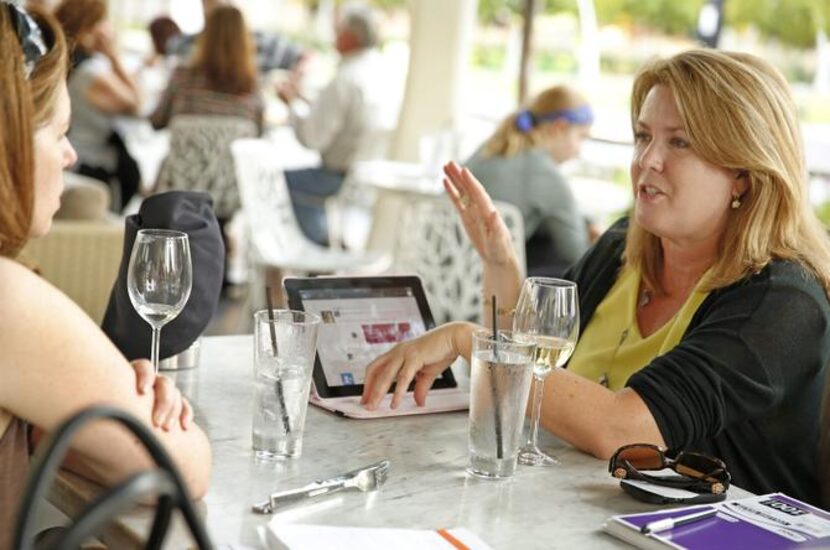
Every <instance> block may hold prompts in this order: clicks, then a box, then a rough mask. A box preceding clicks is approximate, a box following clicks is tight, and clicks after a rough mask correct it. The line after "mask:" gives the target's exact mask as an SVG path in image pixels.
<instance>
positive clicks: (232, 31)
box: [150, 5, 265, 283]
mask: <svg viewBox="0 0 830 550" xmlns="http://www.w3.org/2000/svg"><path fill="white" fill-rule="evenodd" d="M264 112H265V102H264V100H263V98H262V95H261V93H260V90H259V73H258V71H257V66H256V59H255V54H254V45H253V42H252V40H251V33H250V32H249V30H248V26H247V24H246V23H245V18H244V16H243V15H242V12H240V11H239V10H238V9H237V8H235V7H233V6H229V5H224V6H219V7H217V8H216V9H214V10H213V11H211V13H210V15H209V16H208V19H207V21H206V24H205V29H204V31H203V32H202V33H201V35H199V39H198V42H197V44H196V51H195V54H194V56H193V58H192V60H190V61H189V62H187V63H185V64H184V65H181V66H179V67H178V68H177V69H175V71H174V72H173V75H172V77H171V78H170V82H169V84H168V85H167V88H166V89H165V90H164V91H163V92H162V95H161V99H160V101H159V103H158V106H157V107H156V110H155V111H154V112H153V114H152V115H151V117H150V122H151V123H152V125H153V127H154V128H156V129H159V128H164V127H167V126H168V125H170V123H171V120H173V119H174V118H175V117H176V116H178V115H202V116H216V117H234V118H237V119H244V120H247V121H251V122H253V123H254V126H255V127H256V132H257V134H262V128H263V118H264ZM174 132H175V131H174ZM229 139H230V137H229ZM175 141H176V140H175V139H174V140H173V142H174V144H175ZM183 147H187V146H183ZM223 154H229V152H228V151H227V150H217V151H210V152H207V153H205V152H198V151H196V152H193V154H192V158H194V159H198V158H201V157H204V156H206V158H213V159H215V158H219V157H221V156H222V155H223ZM170 155H171V156H170V157H168V159H167V161H166V164H165V166H162V169H161V173H160V174H159V178H158V181H157V182H156V190H157V191H168V190H170V189H181V188H185V187H186V186H187V185H188V183H187V182H183V181H177V179H178V178H176V177H173V176H171V171H170V165H169V161H170V159H171V158H176V157H179V158H181V157H183V156H191V153H188V152H187V151H182V150H173V151H171V153H170ZM231 172H232V170H231ZM199 183H200V184H204V185H205V186H206V187H204V188H202V189H205V190H208V191H209V192H211V194H212V195H213V199H214V208H215V211H216V216H217V218H218V219H219V224H220V226H221V228H222V237H223V239H224V240H225V249H226V250H227V254H228V257H232V256H234V255H235V254H236V253H237V251H238V247H237V246H235V245H234V244H233V240H232V239H229V238H228V235H227V232H226V231H225V227H226V225H227V224H228V222H229V221H230V220H231V218H232V217H233V215H234V213H235V212H236V211H237V210H238V209H239V207H240V203H239V192H238V190H237V189H236V178H235V176H231V177H227V178H223V177H219V176H218V175H217V177H216V178H215V179H213V180H212V181H208V180H202V181H200V182H199ZM227 273H228V270H227V269H226V270H225V276H226V279H225V282H226V283H228V282H229V281H228V279H227Z"/></svg>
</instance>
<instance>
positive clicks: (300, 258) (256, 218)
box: [231, 139, 388, 274]
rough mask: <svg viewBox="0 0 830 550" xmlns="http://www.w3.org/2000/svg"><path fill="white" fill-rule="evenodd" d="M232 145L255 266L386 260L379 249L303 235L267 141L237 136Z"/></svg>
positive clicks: (317, 269) (377, 264)
mask: <svg viewBox="0 0 830 550" xmlns="http://www.w3.org/2000/svg"><path fill="white" fill-rule="evenodd" d="M231 151H232V152H233V158H234V163H235V165H236V177H237V183H238V185H239V194H240V198H241V202H242V212H243V213H244V215H245V217H246V218H247V223H248V227H249V234H250V248H251V254H252V260H253V263H254V264H255V265H254V267H255V268H256V267H273V268H278V269H281V270H287V271H293V272H299V273H301V274H308V273H316V274H323V273H343V272H355V271H360V272H366V271H371V272H379V271H381V270H382V269H383V268H384V267H385V266H386V265H388V258H387V257H386V256H385V255H384V254H382V253H376V252H372V253H355V252H349V251H346V250H336V249H330V248H326V247H323V246H320V245H318V244H317V243H314V242H312V241H310V240H309V239H308V238H306V236H305V235H304V234H303V232H302V230H301V229H300V226H299V225H298V223H297V218H296V217H295V216H294V208H293V207H292V205H291V197H290V195H289V192H288V186H287V185H286V183H285V174H284V173H283V170H282V167H281V166H280V165H279V163H278V162H277V161H276V159H275V154H274V151H273V150H272V145H271V144H269V143H268V142H267V141H264V140H261V139H240V140H237V141H235V142H234V143H233V144H232V145H231Z"/></svg>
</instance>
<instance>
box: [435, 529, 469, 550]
mask: <svg viewBox="0 0 830 550" xmlns="http://www.w3.org/2000/svg"><path fill="white" fill-rule="evenodd" d="M437 532H438V534H439V535H441V537H442V538H443V539H444V540H446V541H447V542H449V543H450V544H452V547H453V548H457V549H458V550H470V548H469V547H468V546H467V545H466V544H464V543H463V542H461V541H460V540H458V539H457V538H455V537H454V536H452V535H451V534H450V532H449V531H447V530H446V529H438V531H437Z"/></svg>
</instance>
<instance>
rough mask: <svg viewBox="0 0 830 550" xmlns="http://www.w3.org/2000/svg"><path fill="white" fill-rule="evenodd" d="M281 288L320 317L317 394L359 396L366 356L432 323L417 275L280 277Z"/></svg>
mask: <svg viewBox="0 0 830 550" xmlns="http://www.w3.org/2000/svg"><path fill="white" fill-rule="evenodd" d="M285 287H286V291H287V293H288V297H289V305H290V307H292V308H293V309H302V310H304V311H308V312H312V313H316V314H318V315H320V317H321V318H322V320H323V322H322V324H321V325H320V331H319V334H318V336H317V361H316V365H315V369H314V382H315V387H316V389H317V392H318V393H319V394H320V395H321V397H339V396H345V395H359V394H360V393H361V392H362V391H363V380H364V377H365V373H366V366H367V365H368V364H369V363H371V362H372V360H374V359H375V358H376V357H378V356H380V355H381V354H383V353H385V352H386V351H388V350H390V349H391V348H392V347H394V346H395V345H396V344H397V343H399V342H403V341H405V340H410V339H412V338H416V337H418V336H420V335H421V334H423V333H424V332H426V331H427V330H429V329H430V328H432V326H433V321H432V315H430V313H429V307H428V306H427V303H426V298H425V297H424V295H423V289H422V288H421V285H420V280H419V279H418V278H417V277H349V278H314V279H286V280H285ZM447 376H449V377H450V380H451V376H452V375H451V373H449V372H448V373H446V374H445V375H444V376H443V377H442V378H446V377H447ZM446 384H447V380H443V381H442V383H440V384H436V386H435V387H442V386H443V387H447V385H446ZM454 386H455V384H454V381H452V384H451V386H450V387H454Z"/></svg>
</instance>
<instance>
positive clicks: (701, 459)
mask: <svg viewBox="0 0 830 550" xmlns="http://www.w3.org/2000/svg"><path fill="white" fill-rule="evenodd" d="M666 468H669V469H671V470H673V471H674V472H676V473H677V474H678V475H671V476H665V475H658V474H656V473H651V474H650V473H647V472H657V471H659V470H664V469H666ZM608 471H609V472H610V473H611V475H613V476H614V477H616V478H618V479H635V480H640V481H647V482H649V483H654V484H656V485H662V486H665V487H674V488H677V489H685V490H687V491H694V492H696V493H712V494H716V495H719V494H722V493H725V492H726V490H727V489H728V488H729V482H730V481H731V480H732V476H730V475H729V471H728V470H727V469H726V464H724V463H723V461H722V460H720V459H718V458H715V457H713V456H709V455H705V454H701V453H694V452H687V451H681V452H680V453H678V454H677V456H675V457H674V458H670V457H668V456H666V453H665V451H664V450H663V449H661V448H660V447H658V446H657V445H650V444H647V443H635V444H632V445H625V446H623V447H620V448H619V449H617V451H616V452H615V453H614V456H612V457H611V460H610V461H609V462H608Z"/></svg>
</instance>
